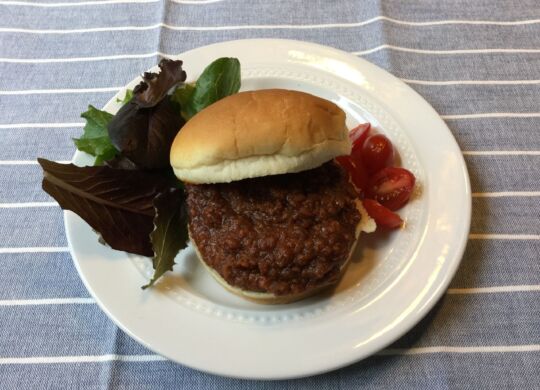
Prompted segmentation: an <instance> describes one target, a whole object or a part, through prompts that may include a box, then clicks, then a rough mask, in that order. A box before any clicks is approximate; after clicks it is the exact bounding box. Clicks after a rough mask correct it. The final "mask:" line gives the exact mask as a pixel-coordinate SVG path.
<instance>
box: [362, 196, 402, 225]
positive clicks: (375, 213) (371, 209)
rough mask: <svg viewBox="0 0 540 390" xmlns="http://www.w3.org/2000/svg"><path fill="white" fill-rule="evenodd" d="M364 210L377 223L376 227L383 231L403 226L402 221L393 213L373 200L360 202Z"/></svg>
mask: <svg viewBox="0 0 540 390" xmlns="http://www.w3.org/2000/svg"><path fill="white" fill-rule="evenodd" d="M362 204H363V205H364V208H365V209H366V211H367V213H368V214H369V216H370V217H371V218H373V219H374V220H375V222H376V223H377V227H382V228H385V229H397V228H399V227H401V225H403V220H402V219H401V218H400V216H399V215H397V214H396V213H394V212H393V211H390V210H388V209H387V208H386V207H384V206H383V205H382V204H380V203H379V202H377V201H376V200H373V199H364V200H363V201H362Z"/></svg>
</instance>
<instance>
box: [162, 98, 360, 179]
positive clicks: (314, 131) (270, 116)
mask: <svg viewBox="0 0 540 390" xmlns="http://www.w3.org/2000/svg"><path fill="white" fill-rule="evenodd" d="M350 152H351V143H350V141H349V137H348V130H347V127H346V125H345V113H344V112H343V110H341V109H340V108H339V107H338V106H336V105H335V104H334V103H332V102H329V101H327V100H324V99H321V98H319V97H316V96H313V95H310V94H307V93H304V92H298V91H288V90H284V89H266V90H258V91H248V92H241V93H238V94H235V95H232V96H229V97H226V98H224V99H222V100H220V101H218V102H216V103H214V104H212V105H210V106H208V107H207V108H205V109H204V110H202V111H201V112H199V113H198V114H197V115H195V116H194V117H193V118H192V119H190V120H189V121H188V122H187V123H186V124H185V125H184V127H183V128H182V130H181V131H180V132H179V133H178V135H177V136H176V138H175V140H174V142H173V145H172V147H171V155H170V159H171V165H172V167H173V169H174V172H175V174H176V176H177V177H178V178H179V179H180V180H183V181H185V182H189V183H194V184H202V183H206V184H209V183H229V182H231V181H236V180H242V179H248V178H253V177H260V176H268V175H277V174H282V173H294V172H300V171H304V170H307V169H312V168H316V167H318V166H320V165H322V164H323V163H325V162H327V161H329V160H331V159H332V158H334V157H337V156H341V155H347V154H350Z"/></svg>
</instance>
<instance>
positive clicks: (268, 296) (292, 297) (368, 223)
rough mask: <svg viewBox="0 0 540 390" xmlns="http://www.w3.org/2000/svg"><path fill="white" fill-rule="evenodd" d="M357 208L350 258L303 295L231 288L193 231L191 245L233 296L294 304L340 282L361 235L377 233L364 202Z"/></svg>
mask: <svg viewBox="0 0 540 390" xmlns="http://www.w3.org/2000/svg"><path fill="white" fill-rule="evenodd" d="M356 207H357V209H358V211H359V212H360V215H361V219H360V222H359V223H358V225H357V226H356V232H355V236H356V240H355V241H354V243H353V245H352V246H351V250H350V252H349V257H348V258H347V260H346V261H345V262H344V263H343V265H342V266H341V269H340V272H339V274H338V275H337V276H336V277H335V278H333V279H332V280H330V281H327V282H325V283H323V284H321V285H319V286H316V287H314V288H311V289H309V290H306V291H302V292H301V293H296V294H286V295H275V294H272V293H264V292H258V291H248V290H243V289H241V288H239V287H235V286H231V285H230V284H229V283H228V282H227V281H226V280H225V279H223V277H222V276H221V275H220V274H219V273H218V272H217V271H216V270H215V269H213V268H211V267H210V266H208V264H206V262H205V261H204V259H203V256H202V254H201V252H200V251H199V248H198V247H197V244H196V243H195V240H193V239H192V238H191V231H190V232H189V238H190V240H191V243H192V244H193V249H194V250H195V253H197V257H198V258H199V260H200V261H201V263H202V265H203V266H204V268H206V269H207V270H208V272H210V275H212V276H213V277H214V279H216V280H217V281H218V283H219V284H221V285H222V286H223V287H225V288H226V289H227V290H229V291H230V292H232V293H233V294H236V295H238V296H240V297H242V298H244V299H247V300H249V301H252V302H256V303H262V304H267V305H278V304H286V303H292V302H295V301H299V300H301V299H305V298H308V297H310V296H313V295H315V294H317V293H319V292H321V291H323V290H325V289H327V288H329V287H332V286H335V285H336V284H337V283H338V282H339V281H340V279H341V277H342V276H343V274H344V272H345V270H346V269H347V265H349V263H350V260H351V257H352V254H353V253H354V249H355V248H356V244H357V243H358V238H359V236H360V233H361V232H367V233H371V232H373V231H375V228H376V225H375V221H374V220H373V219H371V218H370V217H369V215H368V214H367V212H366V210H365V209H364V207H363V206H362V202H361V201H360V200H358V201H357V202H356Z"/></svg>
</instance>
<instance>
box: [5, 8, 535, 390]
mask: <svg viewBox="0 0 540 390" xmlns="http://www.w3.org/2000/svg"><path fill="white" fill-rule="evenodd" d="M0 14H1V15H2V18H1V20H0V71H1V72H0V74H1V77H0V110H1V116H0V140H1V141H0V142H1V147H0V265H1V267H2V268H1V272H0V387H2V388H10V389H11V388H13V389H15V388H17V389H23V388H55V389H56V388H130V389H138V388H141V389H146V388H148V389H157V388H163V389H169V388H186V389H193V388H220V389H241V388H242V389H274V388H287V389H304V388H306V389H308V388H309V389H311V388H315V389H320V390H321V389H350V388H357V387H362V386H364V387H366V388H385V389H392V388H400V389H401V388H412V387H417V388H441V389H446V388H452V389H453V388H489V387H495V386H497V387H502V388H519V389H525V388H531V389H532V388H538V386H540V385H539V383H540V169H539V167H540V3H539V2H538V0H512V1H510V0H506V1H503V0H498V1H493V0H473V1H471V0H449V1H440V2H430V1H427V0H421V1H417V2H414V3H413V2H408V1H407V2H405V1H398V0H393V1H388V0H365V1H353V0H346V1H326V0H309V1H308V0H303V1H299V0H253V1H249V2H248V1H241V0H82V1H81V0H75V1H74V0H24V1H23V0H21V1H19V0H0ZM255 37H267V38H292V39H298V40H306V41H312V42H317V43H322V44H325V45H330V46H334V47H337V48H339V49H342V50H345V51H348V52H351V53H354V54H355V55H358V56H361V57H363V58H365V59H367V60H369V61H371V62H373V63H375V64H377V65H378V66H380V67H382V68H384V69H386V70H388V71H389V72H391V73H393V74H394V75H396V76H397V77H400V78H402V79H403V80H404V81H405V82H407V83H408V84H409V85H410V86H411V87H413V88H414V89H415V90H416V91H417V92H418V93H419V94H421V95H422V96H423V97H424V98H425V99H426V100H427V101H429V102H430V103H431V104H432V105H433V106H434V107H435V109H436V110H437V111H438V112H439V113H440V114H441V115H442V117H443V118H444V119H445V120H446V121H447V124H448V126H449V127H450V129H451V131H452V132H453V134H454V136H455V137H456V139H457V141H458V143H459V145H460V146H461V148H462V150H463V154H464V156H465V159H466V162H467V164H468V168H469V172H470V175H471V181H472V189H473V192H474V194H473V220H472V229H471V235H470V241H469V244H468V246H467V250H466V253H465V257H464V259H463V262H462V265H461V267H460V269H459V271H458V273H457V275H456V277H455V279H454V280H453V282H452V284H451V286H450V289H449V290H448V293H447V294H446V295H445V296H444V298H443V299H442V300H441V301H440V302H439V303H438V304H437V305H436V307H435V309H433V310H432V311H431V312H430V314H429V315H428V316H427V317H426V318H425V319H424V320H423V321H422V322H421V323H420V324H419V325H417V326H416V327H415V328H414V329H413V330H412V331H411V332H409V333H408V334H407V335H406V336H405V337H403V338H402V339H400V340H398V341H397V342H396V343H395V344H393V345H392V346H390V347H389V348H388V349H386V350H384V351H382V352H381V353H379V354H378V355H377V356H374V357H372V358H369V359H367V360H365V361H363V362H360V363H357V364H353V365H351V366H349V367H347V368H344V369H341V370H338V371H335V372H332V373H329V374H325V375H322V376H317V377H312V378H305V379H298V380H291V381H284V382H281V383H277V382H255V381H241V380H233V379H228V378H221V377H216V376H212V375H207V374H203V373H200V372H196V371H193V370H191V369H188V368H186V367H183V366H181V365H178V364H175V363H172V362H169V361H166V360H164V359H163V358H161V357H159V356H157V355H155V354H154V353H152V352H151V351H148V350H147V349H145V348H144V347H142V346H140V345H139V344H137V343H136V342H135V341H134V340H132V339H131V338H129V337H128V336H127V335H125V334H124V333H123V332H122V331H120V330H119V329H118V328H117V327H116V326H115V325H113V323H112V322H111V321H110V320H109V319H108V318H107V317H106V316H105V314H103V313H102V312H101V310H100V309H99V308H98V307H97V305H96V304H95V303H94V301H93V300H92V299H91V298H90V297H89V295H88V293H87V291H86V290H85V288H84V286H83V284H82V283H81V281H80V280H79V277H78V275H77V272H76V270H75V268H74V266H73V263H72V261H71V258H70V255H69V253H68V251H67V248H66V246H67V243H66V238H65V235H64V227H63V221H62V212H61V210H60V209H59V207H57V206H56V205H55V203H54V202H52V199H51V198H49V197H48V196H47V195H46V194H45V193H44V192H43V191H42V190H41V188H40V182H41V172H40V169H39V166H38V165H37V164H36V162H35V159H36V156H43V157H46V158H49V159H53V160H60V161H66V160H69V159H70V158H71V156H72V154H73V152H74V148H73V144H72V141H71V138H72V137H75V136H77V135H79V134H80V132H81V128H82V121H81V118H80V117H79V114H80V113H81V112H83V111H84V110H85V108H86V106H87V105H88V104H89V103H91V104H93V105H95V106H98V107H99V106H102V105H103V104H104V103H105V102H106V101H107V100H108V99H109V98H110V97H111V95H113V94H114V93H115V91H116V90H118V89H119V88H120V87H121V86H122V85H124V84H126V83H127V82H128V81H130V80H131V79H132V78H133V77H134V76H135V75H136V74H138V73H140V72H141V71H142V70H144V69H147V68H149V67H150V66H152V65H154V64H155V63H156V62H157V61H158V59H159V56H162V55H163V56H165V55H167V54H176V53H180V52H183V51H185V50H188V49H192V48H194V47H198V46H201V45H206V44H209V43H214V42H220V41H224V40H232V39H239V38H255ZM179 331H181V329H179Z"/></svg>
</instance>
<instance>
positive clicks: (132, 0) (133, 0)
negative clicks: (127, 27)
mask: <svg viewBox="0 0 540 390" xmlns="http://www.w3.org/2000/svg"><path fill="white" fill-rule="evenodd" d="M159 1H160V0H102V1H99V0H98V1H80V2H59V3H40V2H37V1H15V0H13V1H12V0H7V1H0V6H8V5H15V6H25V7H42V8H56V7H80V6H88V5H89V6H93V5H110V4H145V3H158V2H159Z"/></svg>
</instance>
